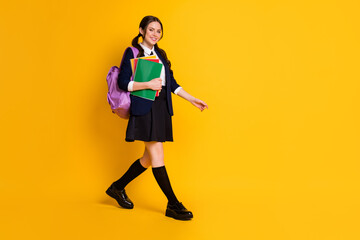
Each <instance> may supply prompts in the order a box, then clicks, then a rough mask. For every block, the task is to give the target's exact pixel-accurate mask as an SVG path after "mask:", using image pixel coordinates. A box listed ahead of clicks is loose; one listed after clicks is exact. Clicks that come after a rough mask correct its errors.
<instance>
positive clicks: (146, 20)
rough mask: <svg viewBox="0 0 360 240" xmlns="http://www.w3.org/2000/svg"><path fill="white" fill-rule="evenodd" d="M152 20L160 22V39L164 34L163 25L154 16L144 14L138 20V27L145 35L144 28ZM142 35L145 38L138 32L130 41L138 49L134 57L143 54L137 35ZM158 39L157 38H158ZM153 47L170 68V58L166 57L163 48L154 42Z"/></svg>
mask: <svg viewBox="0 0 360 240" xmlns="http://www.w3.org/2000/svg"><path fill="white" fill-rule="evenodd" d="M152 22H158V23H160V26H161V37H160V39H162V37H163V35H164V32H163V25H162V23H161V21H160V19H158V18H157V17H154V16H145V17H144V18H143V19H142V20H141V22H140V25H139V27H141V28H142V29H143V30H144V34H145V35H146V28H147V26H148V25H149V24H150V23H152ZM140 36H141V37H142V38H143V39H144V38H145V36H142V35H141V33H139V34H138V35H137V36H136V37H135V38H134V39H133V40H132V42H131V44H132V45H133V46H134V47H136V48H137V49H138V50H139V54H138V55H137V56H136V57H142V56H144V49H143V48H142V47H141V46H140V44H139V37H140ZM160 39H159V40H160ZM155 48H156V50H157V51H158V52H160V54H161V56H162V57H163V58H165V60H166V62H167V64H168V65H169V68H170V69H171V63H170V60H169V59H168V58H167V56H166V52H165V50H163V49H161V48H159V46H158V44H157V43H156V44H155Z"/></svg>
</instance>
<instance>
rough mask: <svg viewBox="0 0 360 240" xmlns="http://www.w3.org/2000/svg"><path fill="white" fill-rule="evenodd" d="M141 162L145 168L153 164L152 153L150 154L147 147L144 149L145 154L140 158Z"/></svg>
mask: <svg viewBox="0 0 360 240" xmlns="http://www.w3.org/2000/svg"><path fill="white" fill-rule="evenodd" d="M140 163H141V165H142V166H143V167H145V168H148V167H150V166H151V159H150V155H149V153H148V151H147V149H146V148H145V151H144V155H143V156H142V157H141V158H140Z"/></svg>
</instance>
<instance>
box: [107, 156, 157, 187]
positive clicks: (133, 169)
mask: <svg viewBox="0 0 360 240" xmlns="http://www.w3.org/2000/svg"><path fill="white" fill-rule="evenodd" d="M150 162H151V161H150V156H149V153H148V152H147V150H146V149H145V151H144V155H143V156H142V157H141V158H139V159H137V160H136V161H135V162H134V163H133V164H132V165H131V166H130V167H129V169H128V170H127V171H126V172H125V174H124V175H123V176H122V177H121V178H120V179H119V180H117V181H116V182H114V183H113V184H114V186H115V188H116V189H119V190H121V189H124V188H125V186H126V185H127V184H128V183H130V182H131V181H132V180H134V179H135V178H136V177H137V176H139V175H140V174H141V173H143V172H144V171H145V170H146V169H147V168H148V167H149V166H150Z"/></svg>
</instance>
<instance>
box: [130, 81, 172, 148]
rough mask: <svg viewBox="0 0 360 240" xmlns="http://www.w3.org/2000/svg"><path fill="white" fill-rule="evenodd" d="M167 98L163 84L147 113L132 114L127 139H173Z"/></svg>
mask: <svg viewBox="0 0 360 240" xmlns="http://www.w3.org/2000/svg"><path fill="white" fill-rule="evenodd" d="M166 99H167V97H166V86H163V87H162V89H161V91H160V94H159V96H158V97H156V98H155V101H154V102H153V104H152V107H151V110H150V111H149V112H148V113H147V114H145V115H142V116H135V115H130V118H129V121H128V125H127V129H126V137H125V141H127V142H134V141H135V140H139V141H145V142H150V141H156V142H166V141H169V142H172V141H173V133H172V121H171V116H170V114H169V110H168V107H167V100H166Z"/></svg>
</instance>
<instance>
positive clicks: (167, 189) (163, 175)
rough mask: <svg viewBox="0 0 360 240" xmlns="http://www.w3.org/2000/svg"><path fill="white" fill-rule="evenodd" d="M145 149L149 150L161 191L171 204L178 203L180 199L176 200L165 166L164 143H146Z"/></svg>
mask: <svg viewBox="0 0 360 240" xmlns="http://www.w3.org/2000/svg"><path fill="white" fill-rule="evenodd" d="M144 143H145V148H146V149H147V151H148V153H149V155H150V159H151V165H152V171H153V174H154V177H155V179H156V181H157V183H158V184H159V186H160V188H161V190H162V191H163V193H164V194H165V196H166V197H167V199H168V201H169V203H170V204H175V203H178V202H179V201H178V199H177V198H176V196H175V194H174V192H173V190H172V187H171V184H170V180H169V177H168V175H167V171H166V168H165V164H164V149H163V144H162V142H144Z"/></svg>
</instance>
